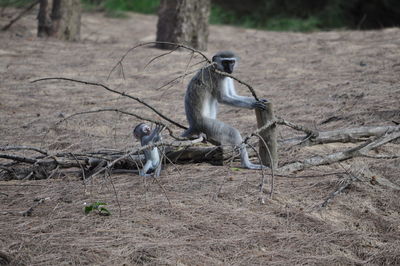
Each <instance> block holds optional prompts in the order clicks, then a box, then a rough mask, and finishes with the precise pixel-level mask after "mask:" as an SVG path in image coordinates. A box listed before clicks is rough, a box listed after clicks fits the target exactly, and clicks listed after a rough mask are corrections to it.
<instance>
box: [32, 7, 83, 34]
mask: <svg viewBox="0 0 400 266" xmlns="http://www.w3.org/2000/svg"><path fill="white" fill-rule="evenodd" d="M80 28H81V3H80V0H53V4H52V8H51V14H50V8H49V5H48V0H41V1H40V8H39V14H38V37H45V36H54V37H56V38H58V39H60V40H66V41H78V40H79V38H80Z"/></svg>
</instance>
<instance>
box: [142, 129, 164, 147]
mask: <svg viewBox="0 0 400 266" xmlns="http://www.w3.org/2000/svg"><path fill="white" fill-rule="evenodd" d="M163 129H164V126H160V125H157V126H156V127H155V128H154V129H153V131H152V132H151V134H150V135H149V136H143V138H142V145H147V144H149V143H150V142H157V141H159V140H161V134H160V132H161V131H162V130H163Z"/></svg>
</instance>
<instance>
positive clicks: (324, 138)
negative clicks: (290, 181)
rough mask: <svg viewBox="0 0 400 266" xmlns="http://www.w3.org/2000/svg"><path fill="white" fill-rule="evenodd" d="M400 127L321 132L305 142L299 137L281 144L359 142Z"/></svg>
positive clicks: (358, 128)
mask: <svg viewBox="0 0 400 266" xmlns="http://www.w3.org/2000/svg"><path fill="white" fill-rule="evenodd" d="M398 128H399V126H364V127H357V128H348V129H338V130H332V131H320V132H318V134H317V136H315V137H312V138H309V139H307V140H304V137H297V138H291V139H286V140H282V141H281V142H280V143H281V144H298V143H301V144H303V145H316V144H325V143H333V142H343V143H345V142H359V141H364V140H365V139H366V138H368V137H373V136H375V137H377V136H381V135H383V134H385V133H390V132H393V131H396V130H398Z"/></svg>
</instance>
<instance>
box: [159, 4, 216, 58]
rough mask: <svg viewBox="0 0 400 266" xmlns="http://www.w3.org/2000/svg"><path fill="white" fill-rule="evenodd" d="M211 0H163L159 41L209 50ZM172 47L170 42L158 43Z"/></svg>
mask: <svg viewBox="0 0 400 266" xmlns="http://www.w3.org/2000/svg"><path fill="white" fill-rule="evenodd" d="M210 6H211V1H210V0H196V1H193V0H161V2H160V9H159V11H158V24H157V38H156V41H158V42H173V43H181V44H185V45H189V46H191V47H193V48H195V49H199V50H207V41H208V17H209V15H210ZM156 46H157V47H159V48H162V49H172V48H174V46H171V45H168V44H157V45H156Z"/></svg>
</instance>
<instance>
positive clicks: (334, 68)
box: [0, 10, 400, 265]
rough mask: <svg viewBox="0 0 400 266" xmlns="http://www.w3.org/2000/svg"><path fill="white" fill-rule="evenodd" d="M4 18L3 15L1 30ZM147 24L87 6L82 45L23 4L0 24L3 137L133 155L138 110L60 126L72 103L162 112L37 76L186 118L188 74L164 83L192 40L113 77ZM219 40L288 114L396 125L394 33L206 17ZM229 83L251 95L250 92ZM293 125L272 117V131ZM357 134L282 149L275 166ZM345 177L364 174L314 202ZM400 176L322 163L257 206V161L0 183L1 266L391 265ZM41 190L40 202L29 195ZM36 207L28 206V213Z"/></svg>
mask: <svg viewBox="0 0 400 266" xmlns="http://www.w3.org/2000/svg"><path fill="white" fill-rule="evenodd" d="M12 13H14V14H15V10H14V11H13V10H5V11H4V12H3V13H2V15H1V17H0V19H1V20H0V25H5V23H6V22H7V21H8V20H9V17H8V15H9V14H12ZM156 22H157V17H155V16H145V15H139V14H131V15H129V18H128V19H112V18H106V17H104V16H103V15H102V14H84V15H83V26H82V40H81V41H80V42H75V43H67V42H61V41H57V40H54V39H38V38H37V37H36V20H35V14H34V13H32V14H30V15H29V16H26V17H24V18H23V19H22V20H20V21H19V22H17V23H16V24H15V25H14V26H13V27H12V28H11V29H10V30H9V31H7V32H0V93H1V101H0V132H1V139H0V146H6V145H27V146H35V147H40V148H42V149H46V150H48V151H50V152H61V151H66V152H67V151H68V152H76V153H77V152H88V151H95V150H102V149H120V150H129V149H130V148H132V147H134V146H137V145H139V144H138V143H137V142H135V141H134V140H133V139H132V134H131V130H132V127H133V126H134V125H136V124H137V123H139V122H141V121H139V120H137V119H135V118H133V117H129V116H123V115H119V114H115V113H101V114H88V115H82V116H77V117H75V118H73V119H70V120H68V121H67V122H64V123H61V124H60V125H58V126H57V127H55V123H56V122H58V121H59V120H60V119H61V118H62V117H65V116H68V115H70V114H73V113H75V112H79V111H87V110H94V109H97V108H108V107H113V108H119V109H122V110H127V111H132V112H137V113H139V114H142V115H145V116H148V117H153V118H155V119H159V118H158V117H157V116H156V115H155V114H154V113H152V112H151V111H149V110H147V109H146V108H144V107H143V106H142V105H140V104H139V103H137V102H135V101H132V100H129V99H127V98H124V97H121V96H118V95H115V94H112V93H110V92H107V91H105V90H104V89H101V88H98V87H94V86H87V85H83V84H77V83H71V82H61V81H47V82H40V83H30V82H31V81H32V80H34V79H38V78H44V77H69V78H76V79H83V80H90V81H95V82H102V83H105V84H108V85H109V86H110V87H112V88H115V89H118V90H120V91H125V92H127V93H129V94H132V95H135V96H138V97H140V98H142V99H143V100H145V101H147V102H148V103H150V104H152V105H153V106H154V107H156V108H158V109H159V110H161V111H162V112H163V113H164V114H166V115H168V116H169V117H170V118H172V119H174V120H176V121H178V122H180V123H182V124H185V125H186V121H185V116H184V110H183V96H184V93H185V85H186V84H187V82H188V79H189V77H188V78H186V79H185V80H183V81H179V82H178V83H177V84H176V85H175V86H173V87H168V86H167V87H164V88H162V89H158V88H159V87H160V86H162V85H163V84H165V83H166V82H168V81H169V80H171V79H172V78H174V77H176V76H179V75H181V74H183V73H185V71H186V68H187V65H188V62H189V60H190V58H191V56H190V53H188V52H187V51H184V50H182V51H176V52H174V53H172V54H170V55H168V56H165V57H163V58H160V59H159V60H156V61H154V62H153V63H152V64H151V65H149V66H148V67H146V68H144V66H145V65H146V63H147V62H149V60H151V59H152V58H153V57H155V56H157V55H160V54H162V53H164V52H165V51H161V50H157V49H154V48H152V47H147V48H139V49H137V50H135V51H134V52H133V53H131V54H129V55H128V56H127V58H126V60H125V61H124V74H125V79H123V78H122V76H121V71H116V72H114V73H112V75H111V77H110V79H109V80H108V81H107V76H108V74H109V72H110V70H111V69H112V68H113V66H114V65H115V64H116V63H117V62H118V60H119V59H120V58H121V56H122V55H123V54H124V53H125V52H126V51H127V50H128V49H129V48H130V47H133V46H134V45H136V44H138V43H140V42H145V41H153V40H154V39H155V30H156ZM222 49H230V50H233V51H235V52H236V53H237V54H238V55H239V56H240V57H241V61H240V64H239V66H238V68H237V72H236V75H237V76H238V77H239V78H241V79H243V80H245V81H247V82H248V83H250V84H251V85H252V86H253V87H254V88H255V89H256V91H257V93H258V95H259V96H260V97H263V98H267V99H269V100H270V101H272V102H273V103H274V106H275V110H276V113H277V114H278V115H280V116H282V117H284V118H286V119H287V120H290V121H293V122H296V123H298V124H302V125H305V126H308V127H310V128H316V129H318V130H332V129H339V128H348V127H357V126H361V125H394V123H395V122H397V123H398V122H400V29H398V28H391V29H384V30H380V31H331V32H316V33H287V32H285V33H280V32H268V31H257V30H251V29H242V28H234V27H225V26H212V27H211V33H210V38H209V46H208V51H207V52H206V54H207V55H208V56H211V55H212V54H213V53H215V52H216V51H218V50H222ZM199 60H200V58H199V57H197V58H193V59H192V60H191V63H195V62H197V61H199ZM196 67H199V65H197V66H193V67H191V68H190V69H192V70H193V69H195V68H196ZM190 69H189V70H188V71H190ZM238 90H239V92H240V94H243V95H249V92H248V90H247V89H246V88H244V87H241V86H239V85H238ZM220 111H221V112H220V115H219V118H220V119H221V120H223V121H225V122H226V123H229V124H231V125H233V126H235V127H237V128H238V129H239V130H240V131H241V132H243V134H246V133H249V132H251V131H252V130H254V129H255V127H256V122H255V115H254V111H251V110H238V109H235V108H231V107H227V106H221V108H220ZM175 130H176V132H177V133H178V132H179V131H180V129H177V128H176V129H175ZM295 134H297V133H294V132H293V131H291V130H289V129H287V128H279V135H280V138H287V137H291V136H294V135H295ZM165 138H166V139H168V137H167V136H165ZM352 145H354V144H330V145H320V146H313V147H298V146H295V147H280V149H279V153H280V154H279V156H280V162H279V163H280V165H282V164H284V163H287V162H289V161H294V160H297V159H301V158H307V157H310V156H313V155H316V154H327V153H330V152H333V151H339V150H343V149H344V148H346V147H351V146H352ZM398 147H399V146H398V144H389V145H387V146H385V147H382V148H380V149H378V151H377V152H376V154H395V155H396V154H397V155H399V153H400V152H399V148H398ZM14 154H20V155H26V156H29V155H32V153H31V152H19V153H14ZM7 162H9V161H6V160H2V161H0V163H2V164H4V163H7ZM237 164H238V163H237V162H235V163H234V166H237ZM177 169H179V171H177ZM75 172H76V171H75ZM349 173H351V174H353V175H356V176H358V177H359V178H361V180H363V181H362V182H361V181H359V182H354V183H352V184H351V185H350V186H349V187H348V188H347V189H345V190H344V191H343V192H342V193H341V194H339V195H337V196H336V197H334V198H333V200H332V201H331V202H330V203H329V204H328V205H327V206H326V207H324V208H320V207H319V205H320V204H321V203H322V202H324V200H325V199H326V198H327V197H329V195H330V194H331V193H332V192H334V191H336V190H337V189H338V187H339V186H340V185H341V184H342V182H343V181H344V180H345V179H346V178H348V176H349ZM399 173H400V159H398V158H397V159H385V160H378V159H373V158H361V159H360V158H358V159H352V160H348V161H345V162H342V163H337V164H332V165H330V166H324V167H315V168H313V169H310V170H306V171H302V172H299V173H296V174H293V175H291V176H278V177H276V180H275V194H274V197H273V199H268V200H267V201H266V204H264V205H262V204H260V202H259V192H258V185H259V182H260V172H259V171H250V170H239V171H237V170H236V169H235V168H230V167H229V166H212V165H209V164H187V165H176V166H172V165H169V166H167V167H166V169H165V170H163V172H162V174H161V177H160V178H159V180H158V182H156V181H154V180H152V179H143V178H141V177H139V176H137V175H134V174H121V175H112V177H111V178H112V179H111V180H112V182H111V181H110V179H108V178H104V177H101V176H99V177H96V178H94V179H93V180H92V182H91V183H90V184H88V185H86V186H84V185H83V183H82V180H80V179H79V177H77V175H76V174H75V173H73V172H71V173H68V172H66V173H64V174H62V175H61V174H60V175H55V176H53V177H52V178H50V179H47V180H22V181H16V180H12V181H0V202H1V204H0V257H1V258H0V264H1V261H2V260H3V261H5V259H4V258H3V257H5V256H8V258H9V260H11V264H12V265H81V264H89V265H134V264H150V265H159V264H167V265H253V264H263V265H269V264H271V265H273V264H275V265H293V264H307V265H310V264H311V265H331V264H357V265H358V264H367V265H396V264H397V265H398V264H400V190H399V186H400V179H399V175H400V174H399ZM268 179H270V176H268ZM383 180H385V182H383ZM113 186H115V191H114V189H113ZM161 186H162V187H163V188H164V190H165V191H164V190H163V189H162V188H161ZM268 187H269V186H268V184H267V186H266V188H268ZM267 192H268V191H267ZM167 197H168V199H169V201H170V203H171V204H169V202H168V199H167ZM35 199H45V200H44V201H43V202H42V203H40V204H37V203H38V202H37V201H35ZM96 201H101V202H105V203H107V204H108V205H107V208H108V210H109V211H111V213H112V215H111V216H100V215H98V214H96V213H90V214H88V215H85V214H84V212H83V208H84V206H85V205H84V204H85V203H86V204H90V203H93V202H96ZM118 203H119V204H118ZM36 204H37V206H36ZM119 205H120V208H119ZM32 206H34V209H33V212H32V214H31V216H26V217H24V216H22V215H21V213H22V212H24V211H26V210H27V209H28V208H30V207H32ZM120 209H121V212H120ZM2 258H3V259H2Z"/></svg>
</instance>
